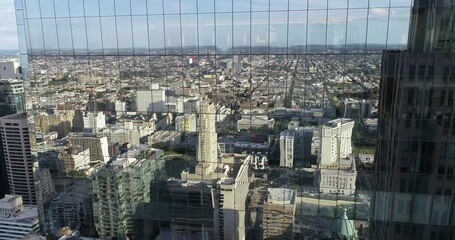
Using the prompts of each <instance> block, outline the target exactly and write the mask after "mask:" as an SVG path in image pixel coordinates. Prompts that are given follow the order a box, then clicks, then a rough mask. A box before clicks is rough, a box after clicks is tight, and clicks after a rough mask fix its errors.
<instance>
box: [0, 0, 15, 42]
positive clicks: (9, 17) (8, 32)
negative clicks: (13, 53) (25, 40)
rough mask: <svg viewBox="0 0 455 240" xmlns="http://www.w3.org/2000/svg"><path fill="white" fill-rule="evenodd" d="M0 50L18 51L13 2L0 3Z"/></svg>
mask: <svg viewBox="0 0 455 240" xmlns="http://www.w3.org/2000/svg"><path fill="white" fill-rule="evenodd" d="M0 16H1V17H0V36H1V38H0V49H18V43H17V41H18V40H17V29H16V15H15V12H14V2H13V0H5V1H0Z"/></svg>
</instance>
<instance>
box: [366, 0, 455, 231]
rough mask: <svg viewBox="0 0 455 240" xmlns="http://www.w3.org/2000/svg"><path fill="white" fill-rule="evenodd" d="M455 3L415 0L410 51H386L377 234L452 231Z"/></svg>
mask: <svg viewBox="0 0 455 240" xmlns="http://www.w3.org/2000/svg"><path fill="white" fill-rule="evenodd" d="M454 14H455V10H454V7H453V3H450V2H448V1H414V6H413V8H412V11H411V23H410V27H409V32H410V34H409V40H408V50H407V51H384V53H383V56H382V68H381V82H380V98H379V112H378V117H379V124H378V127H379V129H378V139H377V141H378V142H377V150H376V156H375V163H374V173H373V185H372V187H373V191H374V192H373V194H374V195H373V198H372V209H371V237H372V238H374V239H453V238H455V228H454V225H453V209H454V205H453V196H454V192H455V188H454V174H455V172H454V169H455V164H454V162H453V159H454V158H455V155H454V151H453V149H454V148H453V147H454V143H453V142H454V140H455V137H454V133H455V132H454V130H453V129H454V125H453V105H454V93H455V85H454V84H453V79H454V74H455V68H454V59H455V55H454V43H453V38H454V32H453V30H452V29H453V17H454Z"/></svg>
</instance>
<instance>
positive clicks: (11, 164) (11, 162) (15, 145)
mask: <svg viewBox="0 0 455 240" xmlns="http://www.w3.org/2000/svg"><path fill="white" fill-rule="evenodd" d="M0 134H1V139H2V146H3V154H4V157H5V165H6V172H7V176H8V187H9V191H10V193H11V194H13V195H19V196H22V199H23V201H24V203H25V204H36V196H35V187H34V184H35V183H34V177H33V171H34V170H33V160H32V154H31V149H30V135H29V125H28V120H27V114H26V113H18V114H14V115H9V116H5V117H2V118H0Z"/></svg>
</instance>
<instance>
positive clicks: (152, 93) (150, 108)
mask: <svg viewBox="0 0 455 240" xmlns="http://www.w3.org/2000/svg"><path fill="white" fill-rule="evenodd" d="M165 103H166V93H165V90H164V89H160V88H159V87H157V86H152V88H151V89H150V90H138V91H137V92H136V104H137V111H138V112H140V113H160V112H167V109H166V108H165V105H166V104H165Z"/></svg>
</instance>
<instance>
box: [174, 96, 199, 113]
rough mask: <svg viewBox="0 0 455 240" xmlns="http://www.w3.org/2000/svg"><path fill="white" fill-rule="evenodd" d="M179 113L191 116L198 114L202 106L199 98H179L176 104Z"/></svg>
mask: <svg viewBox="0 0 455 240" xmlns="http://www.w3.org/2000/svg"><path fill="white" fill-rule="evenodd" d="M176 105H177V106H176V108H177V113H184V114H191V113H197V112H198V110H199V106H200V101H199V98H198V97H192V98H184V97H181V98H178V99H177V103H176Z"/></svg>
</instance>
